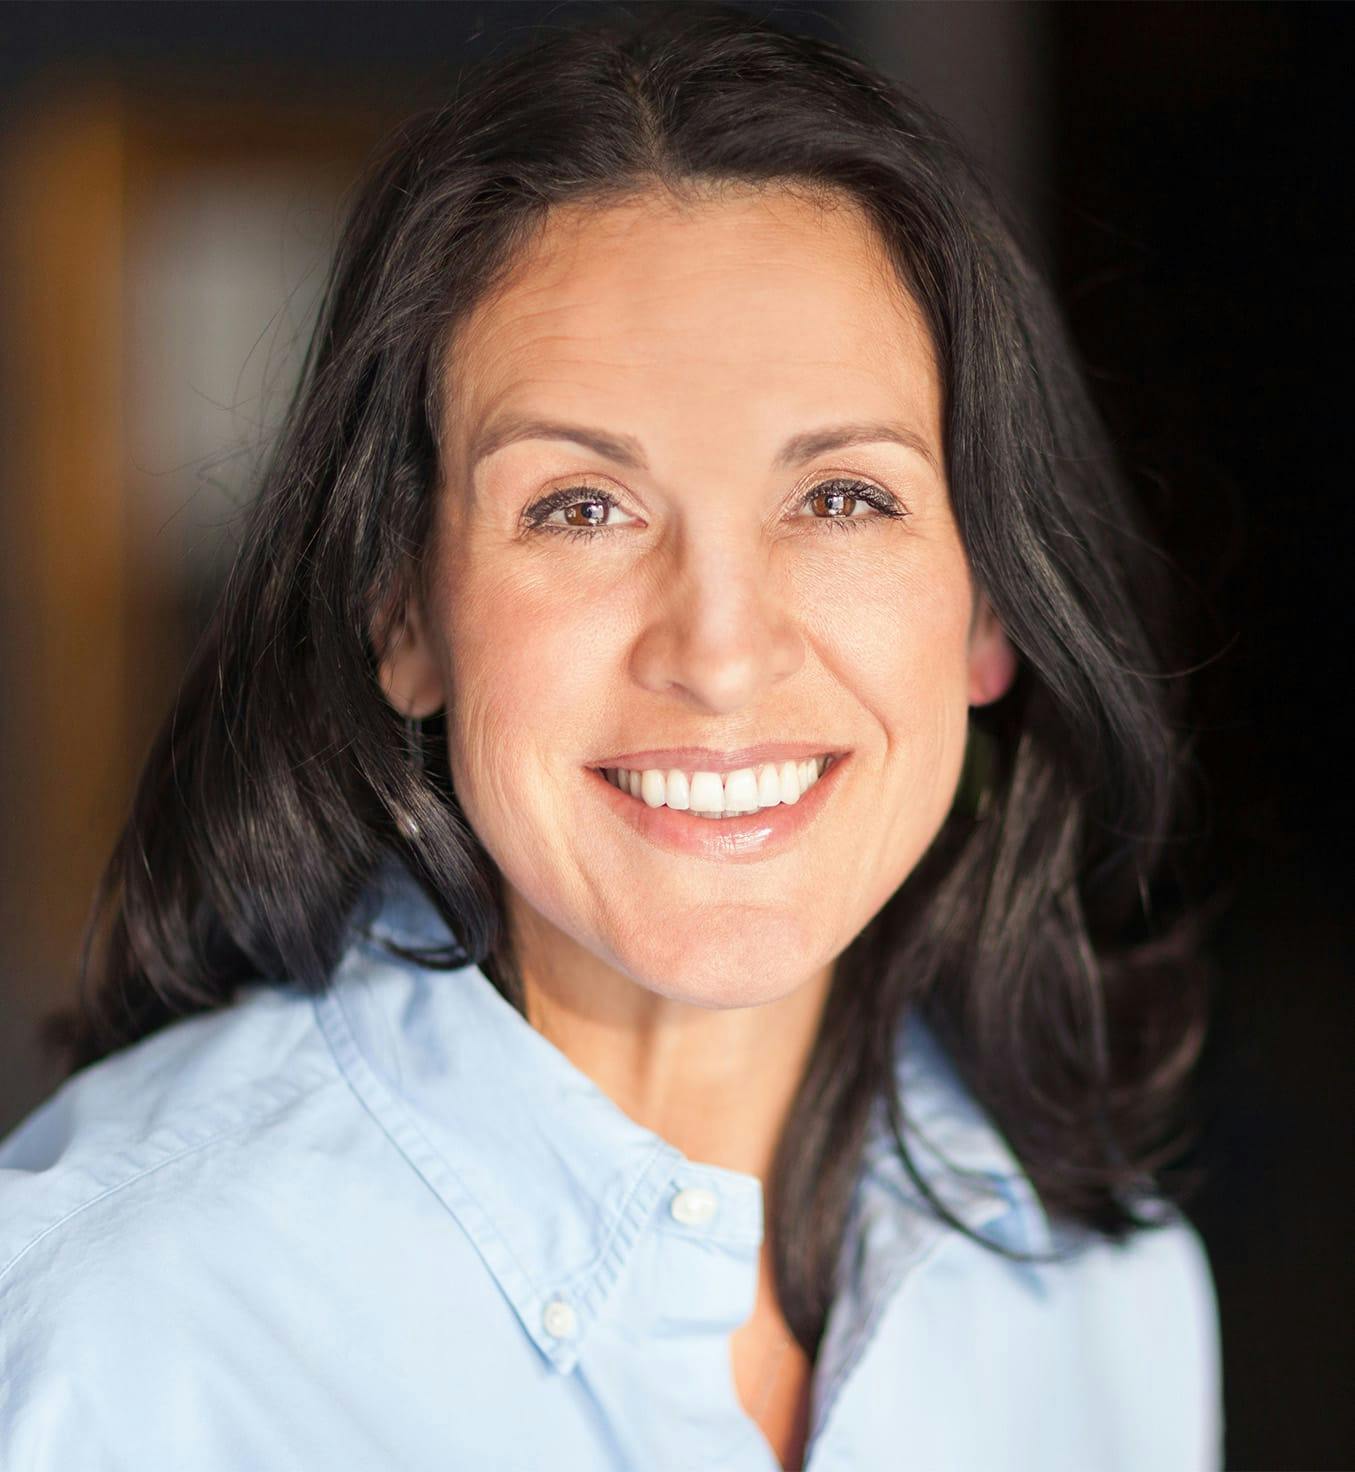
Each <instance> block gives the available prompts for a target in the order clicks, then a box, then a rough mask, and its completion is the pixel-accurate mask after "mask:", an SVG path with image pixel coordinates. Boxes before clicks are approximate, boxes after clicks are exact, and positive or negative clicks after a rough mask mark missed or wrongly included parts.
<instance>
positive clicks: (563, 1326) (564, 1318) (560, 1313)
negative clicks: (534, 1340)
mask: <svg viewBox="0 0 1355 1472" xmlns="http://www.w3.org/2000/svg"><path fill="white" fill-rule="evenodd" d="M541 1322H542V1323H543V1324H544V1325H545V1326H546V1333H547V1334H549V1335H551V1336H552V1337H553V1338H555V1339H568V1338H569V1337H570V1336H571V1335H572V1334H573V1333H574V1331H575V1329H576V1328H577V1327H578V1319H577V1318H576V1316H575V1313H574V1310H573V1309H572V1308H571V1307H570V1306H569V1304H567V1303H566V1302H565V1301H564V1299H563V1298H552V1299H551V1301H550V1302H549V1303H548V1304H547V1305H546V1311H545V1313H544V1314H542V1316H541Z"/></svg>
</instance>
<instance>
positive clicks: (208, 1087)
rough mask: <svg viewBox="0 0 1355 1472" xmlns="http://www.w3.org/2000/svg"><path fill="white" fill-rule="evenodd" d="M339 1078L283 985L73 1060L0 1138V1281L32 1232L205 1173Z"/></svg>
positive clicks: (7, 1281)
mask: <svg viewBox="0 0 1355 1472" xmlns="http://www.w3.org/2000/svg"><path fill="white" fill-rule="evenodd" d="M340 1082H341V1075H340V1074H339V1072H338V1069H337V1067H336V1066H335V1064H334V1061H333V1058H332V1056H331V1055H330V1053H329V1050H328V1047H327V1045H326V1044H325V1041H324V1039H323V1037H322V1036H321V1035H320V1033H319V1030H318V1028H317V1027H316V1023H315V1015H314V1008H313V1006H312V1004H311V1001H310V999H309V997H308V996H306V995H305V994H304V993H302V992H301V991H299V990H298V989H296V988H293V987H287V986H278V987H274V986H265V985H256V986H252V987H249V988H245V989H244V990H242V992H241V993H240V994H239V996H238V997H237V1000H236V1001H235V1002H234V1003H233V1004H231V1005H230V1006H228V1007H225V1008H222V1009H220V1010H218V1011H214V1012H209V1013H202V1014H198V1015H195V1016H192V1017H187V1018H183V1019H180V1020H179V1021H178V1022H175V1023H172V1024H171V1025H170V1026H168V1027H166V1028H163V1029H162V1030H160V1031H159V1032H157V1033H154V1034H152V1035H151V1036H150V1037H147V1038H144V1039H142V1040H141V1041H140V1042H138V1043H136V1044H133V1045H132V1046H130V1047H128V1048H125V1049H122V1050H120V1051H118V1052H117V1053H114V1054H112V1055H110V1056H109V1057H107V1058H104V1059H101V1060H100V1061H99V1062H97V1063H94V1064H91V1065H90V1066H88V1067H87V1068H84V1069H82V1070H80V1071H79V1072H78V1073H76V1074H74V1075H72V1076H71V1077H70V1078H68V1079H66V1080H65V1082H64V1083H62V1084H61V1085H60V1087H59V1088H57V1089H56V1091H55V1092H54V1093H52V1094H51V1095H50V1096H49V1097H48V1098H47V1099H45V1100H44V1101H43V1102H42V1103H41V1104H40V1105H38V1107H37V1108H36V1109H34V1110H33V1111H32V1112H31V1113H30V1114H29V1115H28V1116H26V1117H25V1118H24V1119H23V1120H22V1121H21V1122H20V1123H19V1124H18V1125H17V1126H16V1127H15V1128H14V1129H13V1130H12V1131H11V1132H10V1133H9V1135H7V1136H6V1137H5V1138H4V1139H3V1140H0V1292H7V1291H8V1290H9V1288H10V1287H11V1286H12V1284H13V1281H14V1279H15V1278H16V1277H21V1276H22V1273H23V1269H24V1263H25V1260H26V1259H27V1258H28V1257H29V1255H30V1254H31V1253H32V1252H33V1251H34V1250H35V1249H37V1248H38V1246H39V1244H45V1246H46V1247H47V1248H48V1249H49V1250H50V1248H51V1246H52V1245H53V1243H52V1239H58V1240H61V1239H69V1238H71V1237H81V1236H85V1237H96V1236H98V1235H99V1234H101V1233H106V1232H107V1231H108V1230H109V1226H110V1223H111V1222H113V1221H115V1220H116V1219H117V1218H118V1216H119V1215H120V1214H126V1213H129V1212H130V1213H140V1212H144V1211H146V1210H148V1209H149V1208H150V1206H151V1205H152V1204H153V1203H154V1202H155V1201H156V1200H157V1199H159V1198H164V1200H165V1202H166V1203H172V1201H173V1200H174V1199H176V1198H175V1195H174V1187H173V1185H166V1184H165V1182H175V1181H177V1182H178V1183H179V1184H182V1178H183V1176H184V1175H185V1173H186V1172H196V1173H197V1174H198V1175H199V1176H201V1174H202V1173H203V1172H204V1171H210V1170H211V1169H212V1168H213V1163H214V1162H216V1161H219V1160H220V1159H221V1157H222V1156H223V1154H227V1153H234V1152H237V1151H238V1150H239V1148H240V1146H241V1145H242V1144H243V1143H244V1142H247V1141H249V1140H251V1139H253V1140H257V1139H258V1138H260V1137H261V1136H263V1135H266V1134H268V1133H269V1132H270V1131H272V1130H275V1129H276V1128H277V1127H278V1125H279V1122H280V1121H284V1120H286V1119H287V1117H288V1116H289V1111H291V1112H292V1115H293V1117H294V1116H295V1112H296V1111H297V1110H298V1109H300V1108H302V1107H304V1101H306V1100H308V1099H311V1098H313V1097H314V1096H315V1095H316V1094H317V1092H323V1091H325V1090H326V1089H327V1088H331V1087H334V1086H338V1085H339V1084H340ZM179 1199H181V1198H179Z"/></svg>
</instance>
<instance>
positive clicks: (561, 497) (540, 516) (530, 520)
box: [526, 476, 909, 540]
mask: <svg viewBox="0 0 1355 1472" xmlns="http://www.w3.org/2000/svg"><path fill="white" fill-rule="evenodd" d="M825 492H832V493H836V494H839V495H841V494H846V495H848V496H850V497H851V498H852V499H853V500H856V501H864V502H866V504H867V505H869V506H874V507H875V509H876V511H877V512H879V516H812V517H810V518H809V520H811V521H818V522H822V523H826V524H827V525H829V526H833V527H840V528H841V529H842V530H843V531H855V530H856V527H857V525H858V524H859V523H861V522H863V521H878V520H880V518H881V517H888V518H890V519H897V520H902V518H903V517H905V516H907V515H909V512H908V508H907V507H906V506H904V505H903V504H902V503H901V502H899V501H896V500H895V499H894V498H893V497H892V496H890V495H888V494H887V493H886V492H884V491H881V490H877V489H876V487H875V486H872V485H870V484H868V483H867V482H866V481H863V480H854V479H852V478H851V477H849V476H839V477H835V478H834V479H832V480H824V481H820V482H819V483H818V485H816V486H813V487H811V488H810V489H809V490H808V491H806V492H805V495H804V498H803V500H801V502H800V505H801V506H803V505H805V503H806V502H808V501H812V500H813V499H814V497H815V496H822V495H823V494H824V493H825ZM589 501H597V502H599V503H600V504H601V505H603V506H607V507H613V506H615V507H617V508H618V509H620V503H619V502H618V501H617V500H616V499H615V498H614V497H612V496H609V495H608V494H607V492H606V491H594V490H590V489H589V488H588V487H587V486H565V487H563V488H562V489H560V490H558V491H552V492H551V494H550V495H549V496H545V497H543V498H542V499H541V500H540V501H538V502H536V504H535V505H534V506H531V507H529V508H528V510H527V513H526V521H527V528H528V530H529V531H543V532H552V533H555V534H559V535H563V536H566V537H583V538H585V539H586V540H591V539H592V538H593V537H596V536H599V535H601V534H603V533H606V532H613V531H619V530H620V528H619V527H612V526H596V527H583V526H554V525H552V524H551V523H550V522H548V521H547V520H546V517H548V516H549V515H551V513H552V512H555V511H559V510H561V509H563V508H565V507H568V506H579V505H584V504H586V503H587V502H589Z"/></svg>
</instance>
